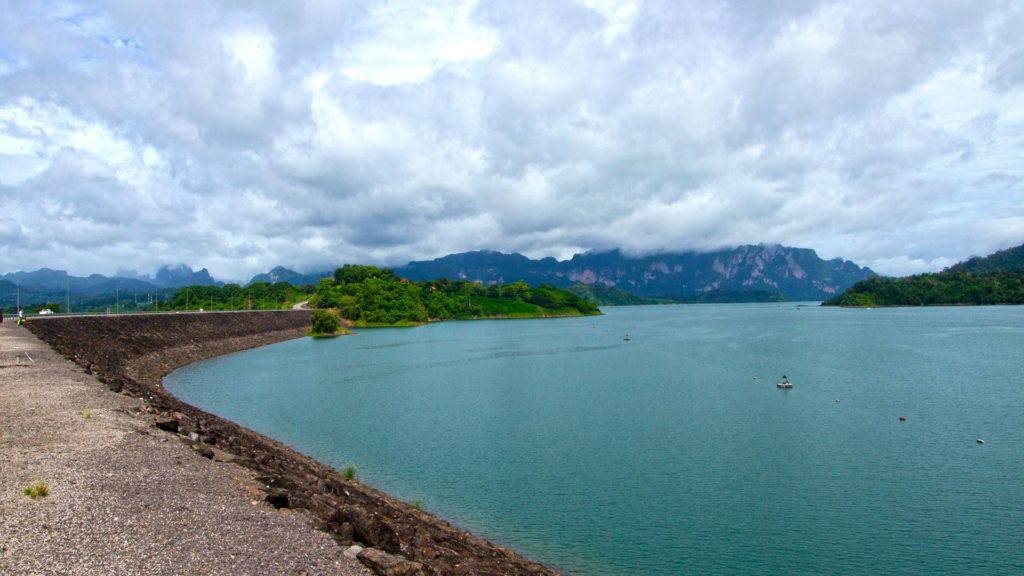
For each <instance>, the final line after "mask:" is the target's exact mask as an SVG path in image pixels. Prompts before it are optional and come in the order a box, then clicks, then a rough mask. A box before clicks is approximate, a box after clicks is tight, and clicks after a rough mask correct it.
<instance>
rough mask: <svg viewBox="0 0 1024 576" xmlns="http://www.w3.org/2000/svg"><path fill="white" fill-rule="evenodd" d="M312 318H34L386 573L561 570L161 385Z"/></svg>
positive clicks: (275, 501) (67, 348) (303, 327)
mask: <svg viewBox="0 0 1024 576" xmlns="http://www.w3.org/2000/svg"><path fill="white" fill-rule="evenodd" d="M309 318H310V312H309V311H303V310H296V311H281V312H231V313H202V314H200V313H189V314H161V315H132V316H90V317H86V316H83V317H58V318H39V319H33V320H32V321H31V322H30V324H29V328H30V330H31V331H32V332H33V333H34V334H35V335H36V336H38V337H39V338H40V339H41V340H43V341H45V342H46V343H48V344H49V345H50V346H51V347H52V348H53V349H54V350H56V351H57V352H59V353H60V354H62V355H63V356H64V357H65V358H68V359H70V360H72V361H74V362H75V363H77V364H78V365H80V366H82V367H83V368H84V369H85V371H86V372H87V373H91V374H92V375H94V376H95V378H97V379H98V380H99V381H101V382H103V383H105V384H106V386H107V387H108V388H110V390H112V391H114V392H120V393H122V394H124V395H128V396H136V397H138V398H141V399H142V400H143V401H144V402H145V403H146V406H147V411H148V412H150V413H153V414H155V415H156V418H155V422H154V423H155V426H157V427H158V428H161V429H163V430H167V431H169V432H172V433H175V434H177V435H178V436H179V437H180V438H181V439H182V441H184V442H186V443H188V444H189V445H190V446H192V448H193V449H194V450H193V451H194V453H195V456H194V457H195V458H203V457H206V458H213V457H214V456H215V455H216V456H217V457H218V458H221V459H227V460H230V461H233V462H235V463H237V464H239V465H241V466H244V467H246V468H249V469H251V470H254V471H255V472H256V473H257V474H258V480H259V481H260V482H261V483H262V485H263V488H264V491H265V493H266V496H265V499H266V501H267V502H270V503H271V504H272V505H273V506H274V507H277V508H289V509H296V508H297V509H305V510H308V511H309V512H310V513H312V515H313V516H314V517H315V518H316V519H317V521H318V523H319V527H320V528H322V529H323V530H325V531H327V532H328V533H329V534H331V535H332V536H333V537H334V539H335V540H336V541H337V542H338V543H339V544H342V545H352V544H358V545H361V546H365V547H367V550H365V551H364V552H363V553H362V554H361V555H360V559H362V560H363V561H364V563H366V564H367V565H369V566H371V567H373V568H374V569H375V570H376V571H377V572H378V573H380V574H385V573H386V574H395V575H401V574H437V575H442V574H444V575H448V574H451V575H461V574H466V575H468V574H482V575H495V576H497V575H506V574H509V575H514V574H552V575H553V574H556V572H555V571H553V570H550V569H548V568H546V567H544V566H541V565H539V564H537V563H534V562H531V561H529V560H527V559H525V558H523V557H521V556H519V555H517V554H516V553H514V552H512V551H510V550H508V549H506V548H502V547H499V546H496V545H494V544H492V543H490V542H487V541H485V540H482V539H479V538H476V537H474V536H473V535H471V534H469V533H467V532H465V531H463V530H460V529H458V528H456V527H453V526H451V525H450V524H449V523H447V522H445V521H444V520H441V519H439V518H437V517H434V516H432V515H430V514H427V513H424V512H422V511H420V510H417V509H415V508H414V507H413V506H411V505H408V504H406V503H404V502H401V501H399V500H397V499H394V498H392V497H390V496H388V495H387V494H384V493H383V492H380V491H379V490H375V489H373V488H371V487H368V486H366V485H364V484H362V483H360V482H358V481H355V480H347V479H345V478H344V477H342V476H341V475H340V474H339V473H338V472H337V471H335V470H334V469H332V468H330V467H328V466H326V465H324V464H322V463H320V462H317V461H316V460H314V459H312V458H309V457H307V456H304V455H302V454H300V453H298V452H296V451H295V450H292V449H291V448H289V447H287V446H285V445H283V444H281V443H279V442H276V441H274V440H272V439H270V438H268V437H266V436H263V435H261V434H258V433H256V432H254V431H252V430H249V429H247V428H244V427H241V426H239V425H237V424H235V423H233V422H230V421H228V420H225V419H223V418H220V417H218V416H215V415H213V414H210V413H208V412H205V411H203V410H200V409H198V408H196V407H194V406H191V405H189V404H186V403H184V402H182V401H181V400H179V399H177V398H176V397H174V396H173V395H171V394H170V393H168V392H167V391H166V390H165V389H164V388H163V386H162V384H161V379H162V378H163V376H164V375H166V374H167V373H169V372H170V371H172V370H174V369H175V368H177V367H180V366H183V365H186V364H189V363H192V362H195V361H198V360H202V359H206V358H210V357H213V356H217V355H221V354H227V353H231V352H235V351H238V350H243V349H246V348H252V347H255V346H261V345H265V344H269V343H273V342H278V341H282V340H286V339H290V338H296V337H299V336H302V335H303V334H304V333H305V332H306V331H307V330H308V328H309Z"/></svg>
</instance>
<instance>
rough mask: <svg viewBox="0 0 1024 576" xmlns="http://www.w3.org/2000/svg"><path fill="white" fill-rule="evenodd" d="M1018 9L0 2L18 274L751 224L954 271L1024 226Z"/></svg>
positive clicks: (871, 2)
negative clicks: (43, 268) (1, 6)
mask: <svg viewBox="0 0 1024 576" xmlns="http://www.w3.org/2000/svg"><path fill="white" fill-rule="evenodd" d="M1022 18H1024V9H1022V8H1021V6H1019V5H1017V4H1015V3H1006V2H1000V1H997V0H979V1H978V2H974V3H971V4H970V5H961V4H956V3H952V4H950V3H942V4H934V3H932V4H927V3H926V4H892V3H891V2H883V1H882V0H867V1H857V2H853V1H819V2H810V3H808V2H770V3H749V2H735V3H734V2H727V1H725V0H722V1H717V2H710V3H708V2H700V3H697V2H677V1H674V0H646V1H644V2H639V1H622V2H616V1H612V0H578V1H577V0H552V1H550V2H539V3H535V4H530V5H528V6H527V5H524V4H521V3H514V2H511V3H510V2H502V1H492V0H479V1H465V2H456V1H452V2H440V1H438V2H411V1H387V2H362V1H352V2H343V3H337V2H307V3H303V4H301V5H291V4H289V5H287V6H284V5H281V4H279V3H258V2H257V3H246V4H244V5H224V4H212V3H204V2H195V1H186V2H184V3H183V4H175V5H166V6H165V5H159V4H157V5H153V4H144V3H121V2H96V3H90V4H88V5H84V4H77V3H74V2H63V3H55V4H39V5H31V6H27V7H25V9H24V10H19V11H15V12H13V13H11V14H10V15H9V16H8V17H7V18H4V19H0V37H2V38H4V42H3V44H2V45H0V77H2V78H3V82H2V83H0V194H2V200H3V203H4V209H3V210H2V211H0V228H2V229H3V230H4V231H3V232H2V240H3V242H4V243H5V247H6V248H7V250H6V251H5V252H3V253H2V254H0V270H13V269H18V268H31V267H38V265H43V264H46V265H49V266H51V267H65V268H68V269H70V270H72V271H75V272H78V273H85V272H92V271H100V272H113V271H114V270H116V269H117V268H118V267H124V266H125V265H126V263H128V264H130V267H133V268H138V269H140V270H144V271H145V270H150V269H155V268H156V266H158V265H160V264H163V263H167V262H180V261H185V262H188V263H190V264H192V265H195V266H206V267H209V268H210V269H211V271H212V272H213V273H214V274H215V275H217V276H220V277H223V278H230V279H244V278H247V277H248V276H250V275H251V274H253V273H255V272H259V271H264V270H267V269H269V268H271V267H273V266H274V265H278V264H284V265H288V266H294V267H297V268H303V269H309V268H311V267H319V266H332V265H336V264H340V263H343V262H351V261H360V262H374V263H389V264H401V263H404V261H407V260H409V259H414V258H431V257H436V256H439V255H443V254H445V253H448V252H454V251H462V250H471V249H481V248H491V249H499V250H518V251H522V252H524V253H527V254H529V255H531V256H544V255H556V256H560V257H565V256H569V255H571V253H572V251H574V250H583V249H590V248H615V247H619V248H623V249H625V250H627V251H630V252H635V253H643V252H652V251H661V250H684V249H711V248H718V247H723V246H729V245H735V244H740V243H756V242H779V243H784V244H791V245H798V246H806V247H811V248H815V249H817V250H818V252H819V253H820V254H821V255H822V256H825V257H829V258H831V257H837V256H841V257H846V258H851V259H854V260H855V261H857V262H859V263H863V264H868V265H871V266H873V267H875V268H876V269H877V270H879V271H880V272H884V273H892V274H900V273H907V272H917V271H921V270H925V269H929V268H930V267H931V268H939V267H942V266H944V265H948V264H949V263H952V262H953V261H955V260H957V259H960V258H963V257H966V256H968V255H971V254H984V253H988V252H991V251H993V250H995V249H997V248H1000V247H1005V246H1008V245H1012V244H1019V243H1020V242H1021V241H1024V239H1022V238H1021V230H1024V225H1022V222H1024V168H1022V167H1021V164H1020V161H1019V159H1020V158H1021V157H1022V156H1024V137H1022V136H1021V134H1024V73H1022V71H1024V68H1022V67H1021V66H1020V65H1019V62H1020V61H1021V60H1022V59H1021V58H1020V55H1021V54H1022V53H1024V40H1022V39H1021V38H1024V36H1022V35H1020V34H1019V30H1020V23H1021V22H1022V21H1024V20H1022ZM39 214H45V218H39V217H38V215H39Z"/></svg>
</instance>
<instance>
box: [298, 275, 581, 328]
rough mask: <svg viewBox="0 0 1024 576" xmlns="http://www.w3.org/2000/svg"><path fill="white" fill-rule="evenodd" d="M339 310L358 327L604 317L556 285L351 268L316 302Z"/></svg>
mask: <svg viewBox="0 0 1024 576" xmlns="http://www.w3.org/2000/svg"><path fill="white" fill-rule="evenodd" d="M310 303H311V305H313V306H314V307H316V308H334V309H336V310H337V311H338V314H339V315H340V316H341V317H342V318H345V319H347V320H350V321H352V322H354V323H355V324H356V325H357V326H396V325H397V326H401V325H412V324H422V323H424V322H429V321H432V320H457V319H473V318H529V317H538V316H582V315H588V314H600V311H599V310H598V308H597V306H596V305H595V304H592V303H591V302H588V301H586V300H585V299H583V298H580V297H579V296H577V295H575V294H572V293H570V292H568V291H565V290H561V289H559V288H556V287H554V286H550V285H541V286H535V287H531V286H529V285H528V284H526V283H525V282H515V283H512V284H501V285H492V286H484V285H483V284H480V283H479V282H468V281H463V280H446V279H438V280H423V281H419V282H410V281H408V280H404V279H402V278H399V277H398V276H396V275H395V274H394V272H392V271H391V270H390V269H387V268H377V267H375V266H361V265H345V266H342V267H341V268H338V269H337V270H336V271H335V272H334V276H333V277H332V278H325V279H323V280H321V281H320V284H319V286H317V290H316V295H315V296H314V297H313V298H312V300H311V301H310Z"/></svg>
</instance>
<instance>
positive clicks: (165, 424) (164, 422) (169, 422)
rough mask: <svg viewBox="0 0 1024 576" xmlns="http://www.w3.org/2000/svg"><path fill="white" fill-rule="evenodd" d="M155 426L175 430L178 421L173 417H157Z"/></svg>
mask: <svg viewBox="0 0 1024 576" xmlns="http://www.w3.org/2000/svg"><path fill="white" fill-rule="evenodd" d="M156 427H157V428H159V429H161V430H166V431H168V432H177V431H178V421H177V420H175V419H174V418H158V419H157V421H156Z"/></svg>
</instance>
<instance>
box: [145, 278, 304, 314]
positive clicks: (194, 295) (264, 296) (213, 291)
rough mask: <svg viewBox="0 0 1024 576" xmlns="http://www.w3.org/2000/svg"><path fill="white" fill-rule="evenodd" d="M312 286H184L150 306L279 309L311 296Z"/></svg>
mask: <svg viewBox="0 0 1024 576" xmlns="http://www.w3.org/2000/svg"><path fill="white" fill-rule="evenodd" d="M314 293H315V289H314V287H313V286H292V285H291V284H286V283H283V282H279V283H277V284H268V283H265V282H257V283H255V284H250V285H248V286H245V287H242V286H239V285H238V284H225V285H224V286H187V287H185V288H182V289H180V290H178V291H177V292H175V293H174V295H173V296H170V297H169V299H167V300H164V301H157V302H154V303H153V306H152V308H151V309H152V310H157V311H159V310H200V309H202V310H281V309H286V308H291V307H292V306H294V305H295V304H298V303H299V302H303V301H305V300H309V299H310V298H311V297H313V295H314Z"/></svg>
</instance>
